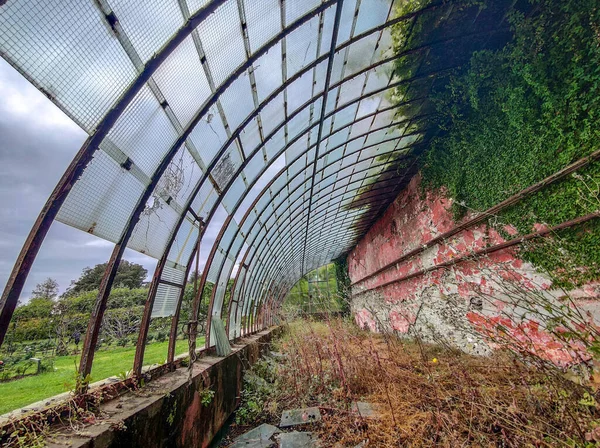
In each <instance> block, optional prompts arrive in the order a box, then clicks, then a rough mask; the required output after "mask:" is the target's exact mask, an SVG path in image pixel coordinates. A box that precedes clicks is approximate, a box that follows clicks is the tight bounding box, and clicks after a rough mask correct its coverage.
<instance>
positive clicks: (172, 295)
mask: <svg viewBox="0 0 600 448" xmlns="http://www.w3.org/2000/svg"><path fill="white" fill-rule="evenodd" d="M180 293H181V290H180V289H179V288H176V287H174V286H170V285H165V284H163V283H161V284H159V285H158V287H157V288H156V297H155V298H154V306H153V307H152V315H151V316H152V318H155V317H168V316H172V315H174V314H175V310H176V309H177V300H178V299H179V294H180Z"/></svg>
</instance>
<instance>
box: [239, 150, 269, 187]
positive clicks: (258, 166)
mask: <svg viewBox="0 0 600 448" xmlns="http://www.w3.org/2000/svg"><path fill="white" fill-rule="evenodd" d="M264 166H265V161H264V156H263V153H262V151H259V152H258V153H256V154H255V155H254V157H252V159H250V160H249V161H248V164H247V165H246V167H245V168H244V174H245V175H246V180H247V181H248V184H250V183H252V181H253V180H254V179H256V178H257V177H258V174H259V173H260V171H261V170H262V169H263V168H264Z"/></svg>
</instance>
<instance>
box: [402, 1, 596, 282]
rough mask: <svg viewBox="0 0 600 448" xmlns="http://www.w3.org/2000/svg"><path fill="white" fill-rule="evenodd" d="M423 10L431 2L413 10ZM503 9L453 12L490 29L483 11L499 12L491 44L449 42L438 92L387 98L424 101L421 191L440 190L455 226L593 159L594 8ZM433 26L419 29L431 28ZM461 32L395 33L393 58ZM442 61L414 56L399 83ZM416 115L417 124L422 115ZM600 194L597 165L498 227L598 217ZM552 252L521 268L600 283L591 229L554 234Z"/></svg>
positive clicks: (538, 248)
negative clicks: (479, 17)
mask: <svg viewBox="0 0 600 448" xmlns="http://www.w3.org/2000/svg"><path fill="white" fill-rule="evenodd" d="M425 3H429V2H420V4H419V5H418V6H419V7H420V8H423V7H424V4H425ZM508 3H509V2H503V1H501V0H485V1H482V2H479V3H474V2H471V3H470V5H467V7H465V9H464V10H463V12H462V13H459V14H457V13H456V11H454V12H453V17H460V16H461V14H462V16H463V19H468V18H469V17H471V16H472V15H473V14H474V13H473V10H478V13H480V12H481V11H485V10H487V11H488V16H487V17H493V16H494V14H492V15H491V16H490V14H489V11H492V10H493V11H497V12H496V13H495V17H496V20H495V21H493V25H490V29H491V27H492V26H493V27H497V29H498V30H499V31H498V32H499V34H498V35H496V37H495V38H492V37H491V35H490V37H489V38H488V39H487V40H486V41H482V43H481V44H479V46H471V47H469V46H468V45H466V44H462V45H461V44H459V43H458V42H452V45H453V48H454V49H453V51H454V53H450V54H449V55H448V60H447V61H446V64H445V66H446V67H448V68H449V70H448V73H447V74H446V75H445V76H443V77H439V76H438V77H437V79H436V82H435V83H429V84H421V85H419V84H417V85H414V84H413V85H408V86H402V87H401V88H399V90H398V91H397V92H396V94H395V97H394V98H393V100H395V101H400V100H401V101H403V102H407V100H408V101H410V100H411V99H413V100H414V99H415V98H419V97H420V96H427V98H428V100H427V102H426V104H425V108H426V109H425V110H427V111H428V112H430V115H429V116H428V118H427V120H426V121H425V122H423V123H422V124H420V128H421V130H422V131H423V133H424V134H425V137H426V138H427V151H426V152H425V153H424V154H423V156H422V157H421V163H422V166H421V168H422V174H423V185H424V187H425V188H435V189H438V188H443V189H445V191H446V192H447V194H448V195H449V196H450V197H452V198H453V199H455V201H454V206H453V208H454V210H453V211H454V216H455V218H456V219H457V220H458V219H460V218H461V217H462V216H463V215H464V214H465V213H467V212H470V211H474V212H477V211H482V210H485V209H487V208H489V207H491V206H493V205H495V204H497V203H499V202H501V201H502V200H504V199H506V198H507V197H509V196H511V195H513V194H515V193H517V192H518V191H520V190H522V189H524V188H526V187H528V186H530V185H532V184H534V183H536V182H539V181H540V180H542V179H544V178H545V177H547V176H549V175H551V174H553V173H555V172H557V171H559V170H560V169H561V168H564V167H565V166H567V165H568V164H570V163H572V162H574V161H576V160H578V159H580V158H581V157H583V156H586V155H588V154H590V153H592V152H594V151H597V150H598V149H599V148H600V144H599V141H600V7H599V5H598V2H597V1H595V0H566V1H561V2H556V1H554V0H531V1H529V2H515V3H514V5H512V6H510V5H508V8H507V9H504V10H502V8H501V7H500V5H501V4H504V5H506V4H508ZM443 14H447V9H444V8H442V9H440V11H438V12H437V16H436V17H437V20H438V22H439V23H442V22H443V21H444V17H443ZM432 17H434V15H431V16H430V17H429V18H428V19H423V20H422V21H421V22H422V23H423V24H425V23H429V22H431V21H432V20H434V19H433V18H432ZM465 22H467V23H470V22H469V21H468V20H465ZM459 23H460V21H459V20H452V19H448V20H446V21H445V22H444V24H443V25H441V26H438V27H437V31H436V33H437V34H436V35H435V36H433V37H432V36H429V35H426V34H425V33H423V32H422V31H421V30H422V29H428V28H427V27H425V26H424V25H423V26H421V27H419V22H415V23H414V24H413V25H414V26H413V27H412V29H411V28H410V26H409V25H402V27H400V26H399V27H398V28H397V29H396V30H395V34H396V35H395V36H394V44H395V45H396V51H397V52H398V53H399V52H401V51H402V49H404V48H406V46H409V47H411V48H418V47H419V45H421V46H422V45H423V43H424V42H433V41H434V40H438V41H439V40H441V39H447V40H448V39H452V36H453V35H454V34H453V33H456V32H457V28H456V27H457V26H459V25H458V24H459ZM490 23H492V22H491V21H490ZM503 29H506V32H505V31H503ZM475 31H476V32H479V31H480V30H475ZM411 33H412V34H411ZM474 34H476V33H474ZM473 39H475V38H473ZM473 39H471V40H473ZM446 49H447V48H446ZM471 50H473V51H471ZM438 53H439V49H438V50H436V49H435V48H433V49H430V50H429V53H428V54H427V56H426V57H424V56H423V55H422V54H420V53H414V54H410V55H408V56H406V57H403V58H401V59H400V60H399V61H398V62H397V64H396V72H397V74H398V76H401V77H407V76H411V75H414V74H415V73H416V71H415V70H416V67H422V66H424V65H425V66H429V68H430V70H431V69H438V70H439V68H440V66H438V65H436V61H438V59H439V57H440V56H439V54H438ZM467 54H468V58H466V59H465V55H467ZM454 56H456V57H455V58H454ZM454 60H455V62H456V63H457V64H453V63H452V62H451V61H454ZM455 65H458V66H455ZM411 89H412V90H411ZM420 107H421V108H420V109H419V111H418V113H422V112H423V105H421V106H420ZM401 113H402V114H403V115H405V116H414V115H415V114H416V113H417V112H416V111H415V106H414V104H412V105H410V106H402V108H401ZM599 189H600V163H599V162H594V163H591V164H590V165H588V166H587V167H586V168H585V169H582V170H580V171H579V172H578V173H577V174H576V175H575V176H573V177H569V178H567V179H565V180H563V181H560V182H558V183H555V184H552V185H551V186H549V187H547V188H544V189H543V190H541V191H540V192H538V193H537V194H535V195H532V196H530V197H528V198H526V199H524V200H522V201H521V202H519V203H518V204H517V205H515V206H513V207H511V208H509V209H507V210H505V211H503V212H502V213H501V215H500V216H499V217H495V218H494V223H495V224H500V227H503V226H504V225H506V224H510V225H512V226H514V227H515V228H516V229H517V230H518V231H519V233H521V234H527V233H530V232H532V231H533V230H534V224H538V225H539V224H545V225H556V224H559V223H561V222H564V221H566V220H570V219H574V218H576V217H579V216H582V215H584V214H587V213H591V212H593V211H596V210H598V209H600V200H599V199H598V198H599V196H598V193H599ZM553 243H554V244H534V245H529V246H528V247H527V248H526V249H525V250H524V251H523V257H524V258H525V259H527V260H529V261H532V262H534V263H535V264H536V265H538V266H540V267H542V268H543V269H545V270H546V271H548V272H549V273H551V275H553V277H554V280H555V281H556V282H557V285H559V286H563V287H572V286H574V285H578V284H582V283H584V282H586V281H589V280H593V279H598V278H600V251H598V250H597V248H598V247H600V223H599V222H598V220H595V221H592V222H590V223H587V224H585V225H582V226H578V227H576V228H571V229H568V230H564V231H562V232H560V234H558V235H556V238H555V239H553ZM581 267H584V268H583V269H582V268H581Z"/></svg>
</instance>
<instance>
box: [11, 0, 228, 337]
mask: <svg viewBox="0 0 600 448" xmlns="http://www.w3.org/2000/svg"><path fill="white" fill-rule="evenodd" d="M226 1H227V0H213V1H212V2H211V3H209V4H208V5H206V6H205V7H204V8H201V9H200V10H198V11H196V13H195V14H193V15H192V16H191V17H190V18H189V20H188V21H187V22H186V23H185V24H184V25H183V26H182V27H181V28H180V29H179V30H178V31H177V32H176V33H175V35H174V36H173V37H172V38H171V39H170V40H169V41H168V42H167V43H166V44H165V46H164V47H163V49H162V50H161V51H160V52H159V53H157V54H156V55H155V56H154V57H153V58H151V59H150V60H149V61H148V62H147V63H146V65H145V66H144V69H143V71H142V72H141V73H140V74H139V75H138V77H137V78H136V79H135V80H134V81H133V82H132V83H131V85H130V86H129V87H128V88H127V89H126V90H125V92H123V94H122V95H121V97H120V99H119V100H118V101H117V103H116V104H115V105H114V106H113V107H112V109H110V110H109V111H108V112H107V113H106V115H105V116H104V118H103V119H102V120H101V121H100V123H99V124H98V125H97V126H96V129H95V131H94V133H93V134H92V135H91V136H90V137H88V138H87V139H86V141H85V142H84V144H83V145H82V147H81V148H80V149H79V151H78V152H77V154H76V155H75V157H74V158H73V160H72V161H71V163H70V164H69V166H68V167H67V169H66V170H65V172H64V174H63V175H62V177H61V178H60V180H59V181H58V183H57V185H56V187H54V190H53V191H52V193H51V194H50V196H49V198H48V200H47V201H46V203H45V204H44V207H43V208H42V210H41V212H40V214H39V215H38V217H37V219H36V221H35V223H34V224H33V226H32V228H31V230H30V232H29V235H28V236H27V239H26V240H25V243H24V244H23V248H22V249H21V252H20V253H19V256H18V258H17V261H16V262H15V266H14V267H13V270H12V272H11V274H10V277H9V279H8V282H7V283H6V286H5V288H4V291H3V293H2V297H1V298H0V345H2V342H3V341H4V337H5V335H6V330H7V329H8V325H9V324H10V320H11V318H12V315H13V312H14V310H15V308H16V306H17V302H18V300H19V297H20V295H21V292H22V291H23V286H24V285H25V281H26V280H27V276H28V275H29V272H30V270H31V266H32V265H33V262H34V260H35V258H36V256H37V254H38V252H39V249H40V247H41V245H42V243H43V241H44V239H45V237H46V235H47V234H48V230H49V229H50V225H51V224H52V222H54V219H55V218H56V215H57V214H58V211H59V210H60V207H61V206H62V204H63V203H64V201H65V199H66V198H67V195H68V193H69V191H70V190H71V188H72V186H73V184H74V183H75V182H76V181H77V179H79V177H80V176H81V175H82V174H83V171H84V169H85V167H86V166H87V165H88V163H89V162H90V161H91V160H92V156H93V154H94V153H95V152H96V151H97V150H98V146H99V145H100V143H101V142H102V140H104V137H105V136H106V135H107V134H108V132H109V131H110V129H111V128H112V127H113V126H114V124H115V123H116V121H117V120H118V118H119V117H120V116H121V114H122V113H123V112H124V111H125V109H126V107H127V106H128V105H129V103H130V102H131V101H132V100H133V98H134V97H135V96H136V95H137V93H138V92H139V91H140V90H141V89H142V87H143V86H144V85H145V84H146V82H147V81H148V80H149V79H150V78H151V77H152V75H153V74H154V72H155V71H156V70H157V69H158V68H159V67H160V66H161V65H162V63H163V62H164V61H165V59H166V58H167V57H168V56H169V55H170V54H171V53H172V52H173V51H174V50H175V49H176V48H177V47H178V46H179V44H180V43H182V42H183V41H184V40H185V38H187V36H188V35H189V34H190V33H191V32H192V30H193V29H195V28H196V27H197V26H198V24H199V23H201V22H202V21H204V19H205V18H206V17H208V16H209V15H210V14H212V13H213V12H214V11H215V10H216V9H217V8H218V7H219V6H221V5H222V4H224V3H225V2H226Z"/></svg>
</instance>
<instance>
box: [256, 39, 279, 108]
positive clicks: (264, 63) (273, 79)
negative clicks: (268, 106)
mask: <svg viewBox="0 0 600 448" xmlns="http://www.w3.org/2000/svg"><path fill="white" fill-rule="evenodd" d="M253 67H254V79H255V80H256V90H257V92H258V102H259V103H262V102H263V101H264V100H265V98H267V97H268V96H269V95H270V94H271V93H273V92H274V91H275V90H276V89H278V88H279V87H280V86H281V83H282V70H281V43H277V44H276V45H274V46H273V47H271V48H270V49H269V51H267V53H266V54H263V55H262V56H261V57H260V58H258V60H257V61H256V62H255V63H254V64H253Z"/></svg>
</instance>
